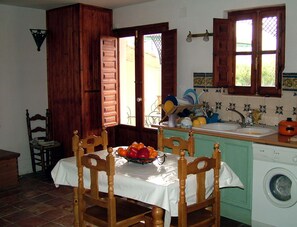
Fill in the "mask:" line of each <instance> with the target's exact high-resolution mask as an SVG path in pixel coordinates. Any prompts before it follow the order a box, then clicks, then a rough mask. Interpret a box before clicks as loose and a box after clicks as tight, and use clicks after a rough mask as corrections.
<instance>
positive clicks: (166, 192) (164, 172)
mask: <svg viewBox="0 0 297 227" xmlns="http://www.w3.org/2000/svg"><path fill="white" fill-rule="evenodd" d="M116 149H117V148H114V151H116ZM96 153H97V154H99V156H100V157H102V158H105V157H106V155H107V151H106V150H102V151H98V152H96ZM115 157H116V158H115V161H116V173H115V176H114V193H115V194H116V195H119V196H123V197H127V198H131V199H135V200H138V201H141V202H144V203H148V204H151V205H156V206H159V207H161V208H163V209H164V210H165V222H164V226H169V221H170V217H171V216H178V199H179V182H178V176H177V161H178V159H179V156H177V155H172V154H167V153H166V160H165V162H164V163H163V164H159V162H158V160H156V161H154V162H153V163H149V164H145V165H141V164H137V163H132V162H127V160H126V159H124V158H121V157H118V156H117V155H115ZM187 159H188V161H191V160H192V159H193V158H191V157H187ZM51 175H52V178H53V180H54V183H55V184H56V185H69V186H73V187H77V186H78V179H77V178H78V176H77V168H76V158H75V157H70V158H65V159H61V160H60V161H59V162H58V163H57V164H56V166H55V167H54V169H53V170H52V172H51ZM212 176H213V172H212V171H209V172H208V173H207V182H206V186H207V193H206V195H207V196H209V195H210V194H211V191H212V188H213V185H212V184H211V183H210V182H211V180H212ZM99 179H100V180H101V182H102V181H103V182H105V184H104V183H103V184H104V185H103V187H102V184H101V188H100V190H102V191H104V192H107V177H106V175H104V174H100V175H99ZM84 183H85V187H87V188H88V187H89V185H90V178H89V174H88V172H87V171H86V170H85V171H84ZM220 187H221V188H223V187H240V188H243V187H244V186H243V184H242V182H241V181H240V179H239V178H238V176H237V175H236V174H235V173H234V172H233V171H232V169H231V168H230V167H229V166H228V165H227V164H226V163H224V162H222V165H221V171H220ZM186 195H187V203H188V204H191V203H194V202H195V198H196V197H195V196H196V178H195V177H194V176H189V177H188V179H187V185H186Z"/></svg>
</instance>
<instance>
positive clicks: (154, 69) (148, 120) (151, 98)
mask: <svg viewBox="0 0 297 227" xmlns="http://www.w3.org/2000/svg"><path fill="white" fill-rule="evenodd" d="M161 40H162V39H161V34H152V35H145V36H144V99H143V100H144V121H145V122H144V126H145V127H151V124H158V123H159V121H160V120H161V107H160V106H159V105H160V104H161V60H162V59H161V49H162V46H161V43H162V42H161Z"/></svg>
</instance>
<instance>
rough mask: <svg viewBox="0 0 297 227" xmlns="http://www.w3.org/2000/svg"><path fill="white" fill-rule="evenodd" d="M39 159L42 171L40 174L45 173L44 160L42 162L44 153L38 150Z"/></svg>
mask: <svg viewBox="0 0 297 227" xmlns="http://www.w3.org/2000/svg"><path fill="white" fill-rule="evenodd" d="M40 154H41V155H40V159H41V169H42V172H45V162H44V161H45V160H44V155H45V152H44V150H43V149H41V150H40Z"/></svg>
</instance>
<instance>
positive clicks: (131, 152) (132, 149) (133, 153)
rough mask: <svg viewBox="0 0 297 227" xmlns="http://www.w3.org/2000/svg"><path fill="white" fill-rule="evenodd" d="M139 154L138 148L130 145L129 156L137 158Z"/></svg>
mask: <svg viewBox="0 0 297 227" xmlns="http://www.w3.org/2000/svg"><path fill="white" fill-rule="evenodd" d="M137 154H138V150H137V148H135V147H129V151H128V154H127V156H128V157H129V158H137V156H138V155H137Z"/></svg>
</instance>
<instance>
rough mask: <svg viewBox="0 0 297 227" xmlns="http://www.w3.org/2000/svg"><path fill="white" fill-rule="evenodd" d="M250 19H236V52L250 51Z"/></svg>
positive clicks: (251, 31) (251, 32)
mask: <svg viewBox="0 0 297 227" xmlns="http://www.w3.org/2000/svg"><path fill="white" fill-rule="evenodd" d="M252 28H253V24H252V20H239V21H236V52H243V51H252V37H253V36H252V34H253V29H252Z"/></svg>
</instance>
